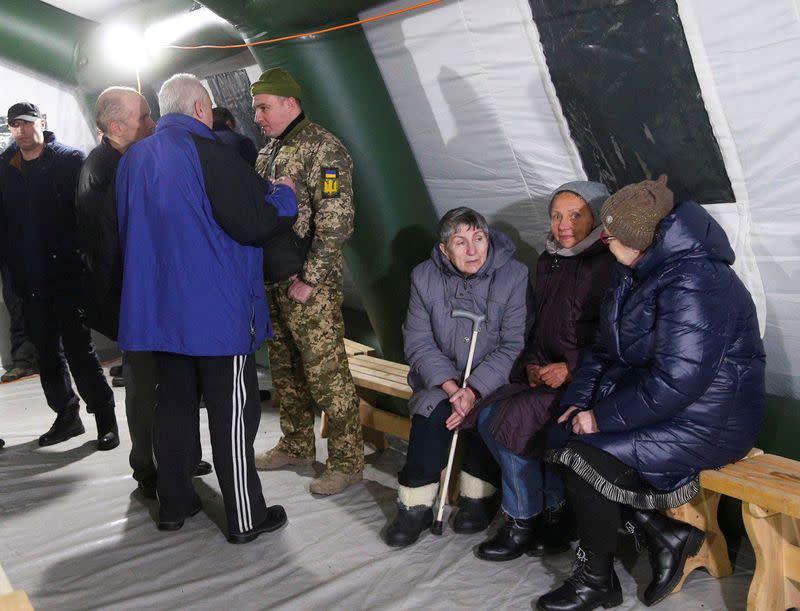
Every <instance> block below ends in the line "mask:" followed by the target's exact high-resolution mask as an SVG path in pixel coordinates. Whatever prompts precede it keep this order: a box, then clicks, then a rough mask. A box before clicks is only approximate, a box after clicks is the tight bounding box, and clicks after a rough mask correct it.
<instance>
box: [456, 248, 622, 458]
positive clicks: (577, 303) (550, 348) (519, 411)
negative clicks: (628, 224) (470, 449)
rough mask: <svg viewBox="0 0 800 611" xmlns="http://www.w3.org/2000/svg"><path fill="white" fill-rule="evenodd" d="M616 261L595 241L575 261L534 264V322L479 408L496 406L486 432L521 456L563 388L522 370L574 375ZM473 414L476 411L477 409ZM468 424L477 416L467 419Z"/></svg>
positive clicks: (545, 257)
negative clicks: (560, 369)
mask: <svg viewBox="0 0 800 611" xmlns="http://www.w3.org/2000/svg"><path fill="white" fill-rule="evenodd" d="M613 265H614V257H613V256H612V255H611V253H610V252H608V248H607V247H606V246H605V245H604V244H602V243H601V242H599V241H598V242H595V244H593V245H592V246H590V247H589V248H587V249H586V250H585V251H583V252H582V253H580V254H578V255H575V256H574V257H563V256H558V255H552V254H550V253H548V252H543V253H542V254H541V255H540V256H539V260H538V262H537V264H536V285H535V290H534V303H535V306H534V312H535V317H536V318H535V322H534V325H533V328H532V329H531V331H530V333H529V334H528V339H527V341H526V343H525V349H524V350H523V352H522V355H521V356H520V358H519V359H518V360H517V363H516V365H515V367H514V369H513V371H512V373H511V377H510V383H509V384H506V385H505V386H503V387H502V388H500V389H498V390H497V392H495V393H494V394H493V395H492V396H490V397H487V398H486V400H485V401H484V402H483V404H482V405H484V406H485V405H489V404H491V403H499V405H498V407H497V408H496V411H495V413H494V416H493V417H492V422H491V424H490V426H489V430H490V431H491V433H492V436H493V437H494V438H495V440H497V442H498V443H500V444H502V445H503V446H504V447H506V448H508V449H509V450H511V451H512V452H514V453H515V454H519V455H521V456H532V455H533V454H534V446H536V445H539V444H538V442H537V441H536V437H537V435H536V434H537V433H538V432H539V431H540V429H541V428H542V426H544V424H545V423H546V422H547V421H548V420H550V418H551V417H552V415H553V412H554V410H555V409H556V408H557V406H558V400H559V398H560V397H561V395H562V394H563V392H564V390H565V389H566V387H567V385H566V384H565V385H563V386H562V387H561V388H556V389H553V388H550V387H549V386H544V385H542V386H537V387H536V388H531V387H530V386H529V384H528V377H527V372H526V368H525V367H526V365H529V364H534V365H548V364H550V363H559V362H564V363H566V364H567V367H568V369H569V371H570V373H572V372H573V371H575V369H576V367H577V364H578V359H579V357H580V355H581V352H582V350H583V349H584V348H585V347H587V346H589V345H590V344H591V343H592V340H593V339H594V334H595V331H596V328H597V322H598V318H599V314H600V304H601V302H602V300H603V295H604V294H605V292H606V289H607V288H608V283H609V281H610V278H611V269H612V268H613ZM476 411H477V410H476ZM471 416H472V417H471V418H470V419H469V423H474V419H475V418H476V416H473V415H471Z"/></svg>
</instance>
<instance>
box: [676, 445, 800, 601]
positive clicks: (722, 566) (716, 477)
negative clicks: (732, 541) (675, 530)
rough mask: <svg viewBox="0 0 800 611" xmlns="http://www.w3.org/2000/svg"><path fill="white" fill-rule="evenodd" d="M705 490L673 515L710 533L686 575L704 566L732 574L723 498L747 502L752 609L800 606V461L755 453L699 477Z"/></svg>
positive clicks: (716, 573)
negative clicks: (721, 518) (720, 514)
mask: <svg viewBox="0 0 800 611" xmlns="http://www.w3.org/2000/svg"><path fill="white" fill-rule="evenodd" d="M700 488H701V490H700V492H699V493H698V494H697V496H696V497H695V498H694V499H692V500H691V501H690V502H689V503H686V504H685V505H682V506H680V507H677V508H676V509H673V510H670V511H669V512H668V513H669V514H670V515H671V516H672V517H674V518H676V519H678V520H682V521H684V522H688V523H690V524H692V525H694V526H696V527H698V528H700V529H702V530H704V531H705V533H706V540H705V542H704V543H703V546H702V547H701V548H700V551H699V552H698V554H697V555H696V556H693V557H692V558H689V560H688V561H687V562H686V568H685V569H684V574H683V578H682V579H681V581H680V582H679V583H678V585H677V587H676V588H675V590H674V591H676V592H677V591H678V590H680V589H681V587H682V585H683V581H684V580H685V579H686V576H687V575H688V574H689V573H690V572H691V571H693V570H694V569H696V568H700V567H704V568H706V569H707V570H708V572H709V573H710V574H711V575H713V576H714V577H725V576H727V575H730V574H731V572H732V571H733V569H732V567H731V563H730V559H729V557H728V548H727V545H726V543H725V537H724V536H723V534H722V531H721V530H720V528H719V523H718V522H717V507H718V506H719V501H720V496H721V495H726V496H730V497H733V498H736V499H739V500H740V501H742V518H743V520H744V525H745V529H746V530H747V535H748V537H749V539H750V542H751V544H752V545H753V550H754V551H755V554H756V570H755V573H754V575H753V581H752V583H751V584H750V591H749V593H748V596H747V608H748V609H749V610H752V611H763V610H773V609H774V610H778V611H782V610H784V609H789V608H791V607H800V462H797V461H795V460H791V459H788V458H784V457H782V456H775V455H772V454H764V453H763V452H762V451H761V450H758V449H754V450H753V451H751V452H750V454H748V456H747V457H746V458H744V459H742V460H740V461H739V462H736V463H734V464H731V465H727V466H726V467H723V468H722V469H719V470H708V471H703V472H702V473H701V474H700Z"/></svg>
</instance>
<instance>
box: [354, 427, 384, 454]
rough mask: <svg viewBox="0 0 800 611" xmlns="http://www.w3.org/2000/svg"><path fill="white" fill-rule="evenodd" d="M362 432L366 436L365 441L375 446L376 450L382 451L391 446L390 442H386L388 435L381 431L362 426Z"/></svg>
mask: <svg viewBox="0 0 800 611" xmlns="http://www.w3.org/2000/svg"><path fill="white" fill-rule="evenodd" d="M361 433H362V435H363V436H364V443H368V444H370V445H372V446H374V447H375V449H376V450H378V451H381V450H385V449H386V448H387V447H389V444H387V443H386V435H384V434H383V433H381V432H380V431H376V430H375V429H371V428H369V427H366V426H362V427H361Z"/></svg>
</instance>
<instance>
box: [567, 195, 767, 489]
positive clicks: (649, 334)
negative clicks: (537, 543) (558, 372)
mask: <svg viewBox="0 0 800 611" xmlns="http://www.w3.org/2000/svg"><path fill="white" fill-rule="evenodd" d="M733 260H734V254H733V250H732V249H731V247H730V244H729V243H728V238H727V236H726V235H725V232H724V231H723V230H722V228H721V227H720V226H719V224H717V222H716V221H715V220H714V219H713V218H711V216H710V215H709V214H708V213H707V212H706V211H705V210H704V209H703V208H702V207H701V206H700V205H698V204H696V203H694V202H684V203H682V204H678V205H677V206H675V208H674V209H673V211H672V213H671V214H670V215H668V216H667V217H666V218H665V219H664V220H663V221H661V223H660V225H659V229H658V232H657V235H656V238H655V241H654V243H653V245H652V246H651V247H650V248H648V249H647V250H646V251H645V254H644V256H643V257H642V259H641V260H640V261H639V262H638V264H636V265H635V267H634V268H633V269H630V268H627V267H623V266H621V265H618V266H617V267H616V271H617V272H618V273H616V274H615V280H614V282H613V290H612V291H609V294H608V296H607V298H606V300H605V301H604V303H603V308H602V314H601V322H600V327H599V332H598V342H597V343H596V344H595V345H594V346H593V348H592V350H590V351H587V355H586V357H585V358H584V359H583V361H582V362H581V366H580V368H579V369H578V371H577V372H576V374H575V376H574V380H573V382H572V384H570V386H569V388H568V389H567V392H566V393H565V395H564V397H563V399H562V402H561V404H562V407H567V406H569V405H577V406H578V407H579V408H580V409H593V410H594V414H595V417H596V418H597V424H598V428H599V429H600V432H599V433H595V434H593V435H582V436H580V438H579V439H580V440H581V441H583V442H585V443H589V444H591V445H593V446H596V447H598V448H600V449H602V450H605V451H606V452H608V453H610V454H612V455H613V456H615V457H616V458H618V459H619V460H620V461H622V462H623V463H625V464H627V465H630V466H631V467H634V468H635V469H637V471H639V473H640V474H641V475H642V476H643V477H644V478H645V479H646V480H647V481H648V482H650V483H651V484H652V485H653V486H654V487H655V488H657V489H659V490H662V491H671V490H676V489H677V488H679V487H681V486H683V485H684V484H688V483H690V482H692V481H693V480H694V478H695V477H696V476H697V474H698V473H699V472H700V471H701V470H703V469H710V468H716V467H720V466H722V465H725V464H728V463H730V462H733V461H735V460H738V459H740V458H742V457H743V456H744V455H745V454H747V452H748V451H749V450H750V448H752V447H753V444H754V443H755V440H756V435H757V434H758V430H759V427H760V424H761V419H762V415H763V411H764V403H765V390H764V361H765V357H764V348H763V346H762V343H761V338H760V336H759V331H758V320H757V318H756V309H755V306H754V304H753V300H752V298H751V297H750V293H748V291H747V289H746V288H745V287H744V285H743V284H742V282H741V280H739V278H738V276H737V275H736V273H735V272H734V271H733V270H732V269H731V267H730V265H731V264H732V263H733Z"/></svg>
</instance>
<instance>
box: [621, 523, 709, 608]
mask: <svg viewBox="0 0 800 611" xmlns="http://www.w3.org/2000/svg"><path fill="white" fill-rule="evenodd" d="M631 522H632V523H631ZM625 528H626V529H627V530H628V532H630V533H632V534H633V535H634V536H637V535H640V534H641V535H644V537H643V538H644V544H645V545H646V546H647V554H648V556H649V557H650V568H651V569H652V571H653V581H651V582H650V585H648V586H647V589H646V590H645V591H644V602H645V604H646V605H647V606H652V605H655V604H656V603H658V602H660V601H662V600H664V599H665V598H666V597H667V596H669V594H670V593H671V592H672V590H674V589H675V586H676V585H677V584H678V582H679V581H680V580H681V577H682V576H683V567H684V566H686V560H687V559H688V558H689V557H690V556H694V555H695V554H696V553H697V552H699V551H700V547H701V546H702V545H703V539H705V533H704V532H703V531H702V530H700V529H699V528H695V527H694V526H692V525H691V524H687V523H685V522H680V521H678V520H673V519H672V518H669V517H667V516H665V515H664V514H663V513H661V512H660V511H640V510H634V511H632V512H631V520H629V521H628V522H626V523H625ZM638 543H639V538H637V544H638Z"/></svg>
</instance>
